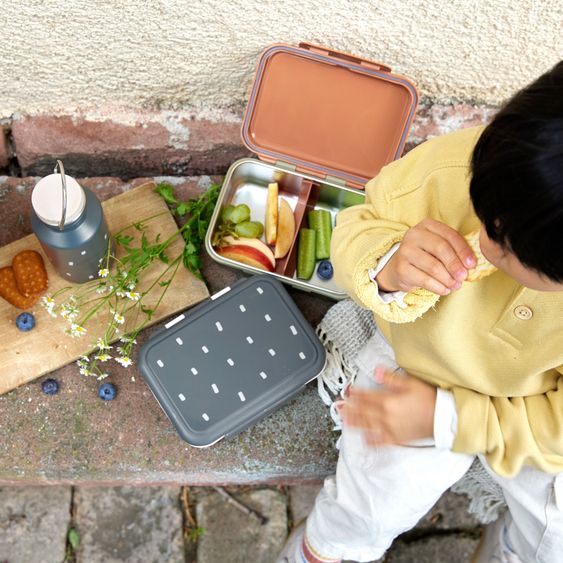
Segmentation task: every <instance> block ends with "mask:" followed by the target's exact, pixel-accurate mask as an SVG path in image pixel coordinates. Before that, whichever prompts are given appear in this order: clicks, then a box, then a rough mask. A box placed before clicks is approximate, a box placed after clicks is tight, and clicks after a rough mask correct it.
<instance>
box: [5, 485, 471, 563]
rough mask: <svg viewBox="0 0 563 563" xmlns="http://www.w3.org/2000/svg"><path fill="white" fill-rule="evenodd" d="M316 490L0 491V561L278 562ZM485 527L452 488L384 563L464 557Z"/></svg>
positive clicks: (456, 561)
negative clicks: (286, 541) (469, 512)
mask: <svg viewBox="0 0 563 563" xmlns="http://www.w3.org/2000/svg"><path fill="white" fill-rule="evenodd" d="M318 489H319V485H302V486H293V487H227V488H224V489H217V488H213V487H181V488H180V487H114V488H108V487H103V488H102V487H80V488H71V487H11V488H7V487H6V488H0V563H36V562H37V563H63V562H69V563H73V562H74V563H97V562H102V561H103V562H104V563H113V562H126V563H140V562H143V563H153V562H154V563H157V562H158V563H160V562H166V563H176V562H178V563H248V562H252V563H273V562H274V561H275V560H276V555H277V554H278V552H279V550H280V548H281V546H282V545H283V543H284V541H285V538H286V536H287V533H288V531H289V530H290V529H291V527H292V525H293V524H294V523H296V522H299V521H300V520H301V519H302V518H303V517H305V516H306V515H307V514H308V512H309V511H310V509H311V506H312V504H313V502H314V498H315V496H316V493H317V491H318ZM229 495H230V498H229ZM480 534H481V528H480V526H479V523H478V522H477V521H476V520H475V519H474V518H473V517H472V516H470V515H469V514H468V513H467V501H466V499H465V497H463V496H459V495H454V494H453V493H447V494H446V495H444V497H442V499H441V500H440V501H439V502H438V503H437V504H436V506H435V507H434V508H433V509H432V510H431V511H430V513H429V514H428V515H427V516H426V517H425V518H423V519H422V520H421V521H420V522H419V524H418V525H417V527H416V528H414V529H413V530H411V531H410V532H408V533H406V534H404V535H403V536H401V537H400V538H398V539H397V540H396V541H395V543H394V544H393V546H392V547H391V549H390V550H389V551H388V553H387V554H386V556H385V558H384V559H382V560H380V561H381V563H383V562H385V563H466V562H469V561H470V558H471V554H472V553H473V551H474V550H475V549H476V547H477V544H478V541H479V536H480Z"/></svg>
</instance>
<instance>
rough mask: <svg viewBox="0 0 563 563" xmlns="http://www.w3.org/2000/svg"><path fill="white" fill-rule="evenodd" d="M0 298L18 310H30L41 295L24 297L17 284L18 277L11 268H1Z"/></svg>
mask: <svg viewBox="0 0 563 563" xmlns="http://www.w3.org/2000/svg"><path fill="white" fill-rule="evenodd" d="M0 297H3V298H4V299H5V300H6V301H7V302H8V303H10V304H12V305H13V306H14V307H17V308H18V309H29V308H30V307H32V306H33V305H35V303H37V301H38V300H39V293H36V294H35V295H31V296H30V297H26V296H25V295H22V294H21V293H20V291H19V289H18V285H17V283H16V276H15V275H14V270H13V269H12V267H11V266H6V267H5V268H0Z"/></svg>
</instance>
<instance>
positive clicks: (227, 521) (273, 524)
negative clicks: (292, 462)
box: [197, 489, 287, 563]
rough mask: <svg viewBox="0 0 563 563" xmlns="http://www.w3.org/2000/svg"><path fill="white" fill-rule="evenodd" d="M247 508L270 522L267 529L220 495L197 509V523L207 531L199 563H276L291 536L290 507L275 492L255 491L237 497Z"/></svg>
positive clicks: (203, 536) (200, 542)
mask: <svg viewBox="0 0 563 563" xmlns="http://www.w3.org/2000/svg"><path fill="white" fill-rule="evenodd" d="M236 498H237V499H238V500H239V501H241V502H242V503H244V504H246V505H247V506H249V507H251V508H253V509H255V510H257V511H259V512H260V513H261V514H263V515H264V516H266V517H267V518H268V522H267V523H266V524H264V525H263V526H261V525H260V523H259V522H258V521H257V520H256V519H255V518H254V517H252V516H247V515H246V514H244V513H243V512H241V511H240V510H238V509H237V508H236V507H234V506H233V505H232V504H230V503H229V502H227V501H226V500H225V499H223V498H222V497H221V496H220V495H219V494H217V493H212V494H209V495H207V496H206V497H205V498H203V499H202V500H200V501H199V502H198V505H197V523H198V526H199V527H201V528H203V533H202V535H201V537H200V539H199V545H198V557H197V561H198V563H248V562H250V561H252V563H273V562H274V561H275V560H276V557H277V555H278V554H279V552H280V551H281V548H282V547H283V544H284V542H285V538H286V536H287V504H286V497H285V495H284V494H282V493H280V492H278V491H275V490H271V489H270V490H268V489H263V490H254V491H250V492H246V493H243V494H238V495H236Z"/></svg>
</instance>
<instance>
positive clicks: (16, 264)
mask: <svg viewBox="0 0 563 563" xmlns="http://www.w3.org/2000/svg"><path fill="white" fill-rule="evenodd" d="M12 268H13V270H14V275H15V276H16V284H17V286H18V289H19V292H20V293H21V294H22V295H23V296H25V297H30V296H31V295H36V294H40V293H43V292H44V291H45V290H46V289H47V286H48V284H49V281H48V277H47V270H46V269H45V264H44V263H43V258H41V254H39V253H38V252H35V250H23V251H22V252H20V253H19V254H16V255H15V256H14V258H13V260H12Z"/></svg>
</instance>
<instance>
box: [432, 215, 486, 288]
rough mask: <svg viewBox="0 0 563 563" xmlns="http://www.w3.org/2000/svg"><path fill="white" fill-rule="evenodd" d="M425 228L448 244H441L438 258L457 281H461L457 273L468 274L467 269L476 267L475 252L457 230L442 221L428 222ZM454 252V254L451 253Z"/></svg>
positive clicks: (438, 248)
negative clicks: (463, 272)
mask: <svg viewBox="0 0 563 563" xmlns="http://www.w3.org/2000/svg"><path fill="white" fill-rule="evenodd" d="M425 227H426V228H427V229H428V230H429V231H431V232H433V233H435V234H436V235H438V236H440V237H441V238H442V239H444V241H445V242H446V243H448V244H447V245H444V244H440V246H439V247H437V250H438V251H439V253H440V255H439V256H437V258H439V259H440V260H441V261H442V262H443V263H444V265H445V266H446V267H447V268H448V271H449V272H450V273H451V274H452V275H454V277H455V278H456V279H458V280H459V281H461V279H459V278H458V277H457V276H456V275H455V274H456V272H462V271H465V273H466V274H467V268H473V267H474V266H475V264H476V260H475V255H474V254H473V250H471V247H470V246H469V244H468V243H467V241H466V240H465V239H464V238H463V237H462V236H461V235H460V234H459V233H458V232H457V231H456V230H455V229H452V228H451V227H449V226H448V225H445V224H444V223H441V222H440V221H433V220H428V222H427V223H426V224H425ZM452 250H453V254H452V252H451V251H452ZM462 279H464V278H462Z"/></svg>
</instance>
